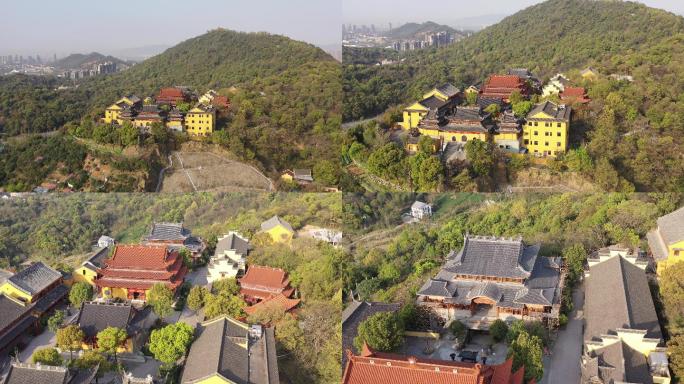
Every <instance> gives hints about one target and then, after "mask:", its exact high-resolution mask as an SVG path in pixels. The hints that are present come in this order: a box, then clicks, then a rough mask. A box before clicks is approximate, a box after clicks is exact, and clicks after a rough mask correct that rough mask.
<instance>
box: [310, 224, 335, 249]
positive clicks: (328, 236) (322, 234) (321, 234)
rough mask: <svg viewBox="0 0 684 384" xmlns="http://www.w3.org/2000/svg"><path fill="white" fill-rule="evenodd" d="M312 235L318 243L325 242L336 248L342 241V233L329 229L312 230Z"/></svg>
mask: <svg viewBox="0 0 684 384" xmlns="http://www.w3.org/2000/svg"><path fill="white" fill-rule="evenodd" d="M310 233H311V237H312V238H314V239H316V240H318V241H324V242H326V243H328V244H332V245H334V246H336V245H338V244H339V243H340V242H341V241H342V231H335V230H333V229H328V228H316V229H313V230H311V232H310Z"/></svg>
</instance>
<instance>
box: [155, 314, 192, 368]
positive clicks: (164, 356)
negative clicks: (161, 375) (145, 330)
mask: <svg viewBox="0 0 684 384" xmlns="http://www.w3.org/2000/svg"><path fill="white" fill-rule="evenodd" d="M193 333H194V330H193V328H192V327H191V326H189V325H188V324H185V323H182V322H181V323H175V324H169V325H167V326H165V327H163V328H160V329H155V330H153V331H152V334H151V335H150V352H152V354H153V355H154V358H155V359H157V360H159V361H161V362H162V363H164V365H166V366H171V365H173V363H175V362H176V360H178V359H180V358H181V357H182V356H184V355H185V353H186V352H187V350H188V347H189V346H190V343H191V342H192V338H193Z"/></svg>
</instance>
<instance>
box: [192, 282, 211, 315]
mask: <svg viewBox="0 0 684 384" xmlns="http://www.w3.org/2000/svg"><path fill="white" fill-rule="evenodd" d="M208 293H209V292H208V291H207V289H206V288H204V287H203V286H201V285H195V286H193V287H192V288H191V289H190V293H188V308H190V309H191V310H193V311H198V310H199V309H200V308H202V307H203V306H204V298H205V297H206V295H207V294H208Z"/></svg>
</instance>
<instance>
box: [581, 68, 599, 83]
mask: <svg viewBox="0 0 684 384" xmlns="http://www.w3.org/2000/svg"><path fill="white" fill-rule="evenodd" d="M580 74H581V75H582V78H583V79H585V80H590V81H594V80H596V79H598V77H599V73H598V71H597V70H595V69H594V68H592V67H589V68H587V69H584V70H582V72H581V73H580Z"/></svg>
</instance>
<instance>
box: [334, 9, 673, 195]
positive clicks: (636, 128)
mask: <svg viewBox="0 0 684 384" xmlns="http://www.w3.org/2000/svg"><path fill="white" fill-rule="evenodd" d="M348 54H349V55H351V57H356V56H359V55H360V54H359V53H358V52H356V51H354V50H350V51H348ZM682 62H684V18H682V17H680V16H676V15H674V14H671V13H668V12H666V11H662V10H657V9H653V8H649V7H646V6H644V5H642V4H638V3H632V2H620V1H590V0H550V1H547V2H545V3H542V4H538V5H535V6H533V7H530V8H528V9H525V10H523V11H521V12H519V13H517V14H515V15H513V16H510V17H508V18H506V19H504V20H503V21H502V22H501V23H499V24H496V25H494V26H491V27H489V28H486V29H485V30H483V31H481V32H479V33H477V34H475V35H473V36H472V37H468V38H466V39H464V40H463V41H461V42H458V43H455V44H453V45H451V46H449V47H446V48H444V49H438V50H434V49H433V50H426V51H421V52H414V53H411V54H410V55H409V56H408V57H407V58H406V60H405V61H403V62H402V63H399V64H397V65H392V66H364V65H345V67H344V69H343V78H344V80H343V86H344V92H345V103H344V113H343V115H344V116H343V117H344V119H347V120H354V119H358V118H361V117H367V116H374V115H376V114H378V113H381V112H383V111H385V110H386V109H387V108H388V107H390V106H392V105H401V104H402V103H406V102H408V101H410V100H415V99H417V98H419V97H420V95H421V94H422V93H423V92H425V91H426V90H428V89H430V88H432V87H434V86H435V85H438V84H441V83H444V82H447V81H448V82H452V83H453V84H455V85H456V86H458V87H461V88H463V87H467V86H468V85H471V84H475V83H478V82H481V81H483V80H484V79H485V78H486V77H487V75H489V74H491V73H501V72H503V71H505V70H506V69H507V68H515V67H526V68H529V69H530V70H532V71H533V72H535V73H536V74H537V76H539V77H540V78H541V79H542V80H547V79H548V78H549V76H551V75H553V74H555V73H557V72H565V73H566V74H568V75H569V76H570V78H571V79H572V80H573V81H574V82H575V83H577V84H580V85H582V86H584V87H586V88H587V90H588V93H589V96H590V97H591V98H592V99H593V102H592V103H590V104H589V107H588V108H586V109H584V110H582V111H578V112H577V113H576V114H575V117H574V122H573V128H572V130H571V142H570V151H569V152H568V153H567V154H566V156H565V157H564V158H561V159H558V160H556V161H555V162H552V163H551V164H550V165H551V166H550V169H551V170H552V172H555V173H562V172H568V171H569V172H574V173H576V174H579V175H581V177H583V178H585V179H586V180H589V181H590V182H592V183H593V184H594V185H595V186H596V187H598V188H599V189H602V190H608V191H615V190H619V191H632V190H636V191H674V190H682V188H684V162H682V157H681V152H682V147H683V146H684V141H683V140H682V133H684V132H683V129H684V123H682V122H683V121H684V98H683V97H682V95H683V94H684V81H682V80H681V79H682V78H684V65H682ZM587 66H593V67H594V68H595V69H597V70H598V72H599V73H600V77H599V79H598V80H597V81H595V82H589V81H584V80H583V79H582V78H581V77H580V76H579V70H581V69H584V68H586V67H587ZM611 74H620V75H631V76H632V77H633V79H634V81H633V82H629V81H617V80H614V79H612V78H611V77H610V76H609V75H611Z"/></svg>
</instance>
